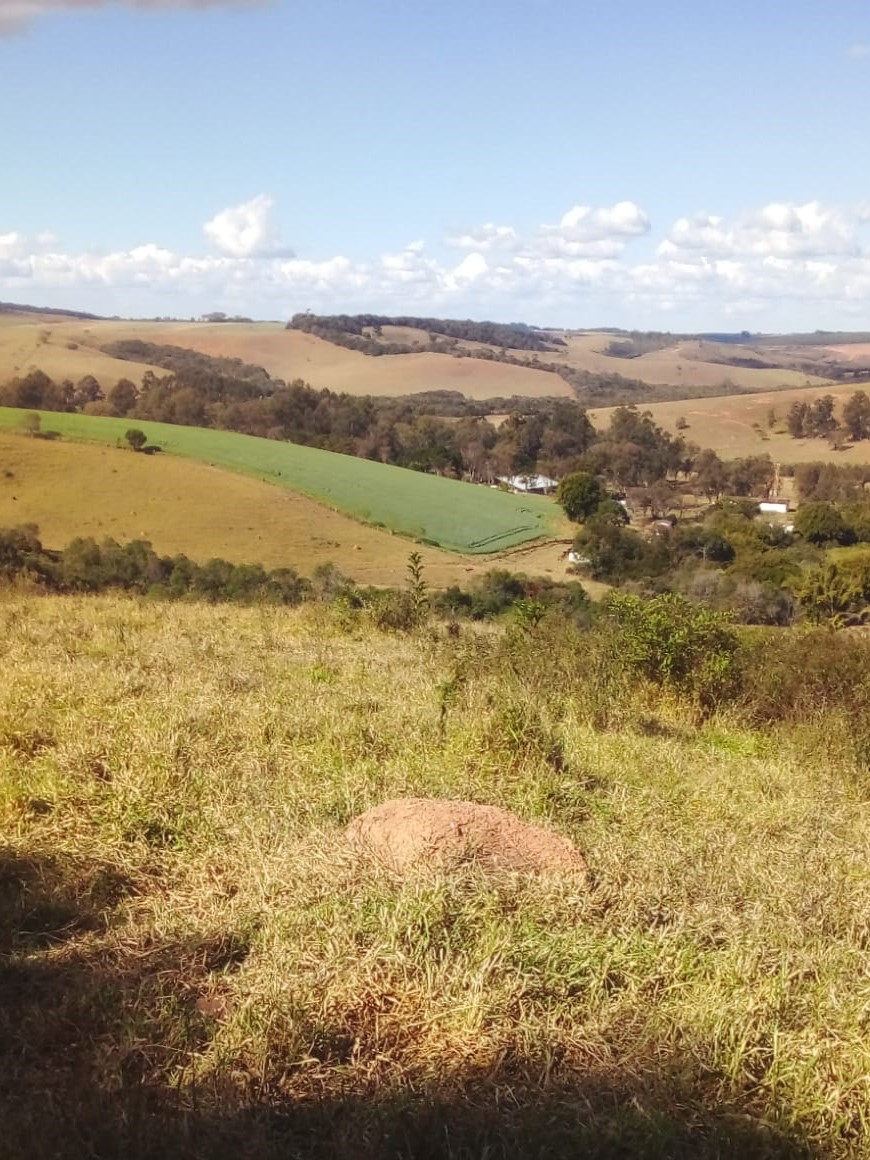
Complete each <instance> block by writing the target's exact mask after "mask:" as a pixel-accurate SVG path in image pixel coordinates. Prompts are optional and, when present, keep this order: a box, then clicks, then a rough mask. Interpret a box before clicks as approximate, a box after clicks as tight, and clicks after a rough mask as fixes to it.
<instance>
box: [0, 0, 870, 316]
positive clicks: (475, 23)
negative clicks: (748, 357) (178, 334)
mask: <svg viewBox="0 0 870 1160" xmlns="http://www.w3.org/2000/svg"><path fill="white" fill-rule="evenodd" d="M0 109H2V110H3V112H4V116H3V118H2V130H0V300H3V301H12V302H21V303H28V304H31V305H36V306H55V307H62V308H66V309H73V310H87V311H93V312H95V313H99V314H106V315H112V316H113V315H120V316H122V317H155V316H159V317H165V316H171V317H179V318H190V317H198V316H200V315H202V314H204V313H206V312H211V311H218V310H221V311H225V312H226V313H228V314H231V315H232V314H241V315H245V316H250V317H254V318H263V319H280V320H284V319H287V318H289V317H290V316H291V315H292V314H294V313H296V312H297V311H301V310H308V309H310V310H314V311H315V312H318V313H336V312H348V313H359V312H367V313H378V314H388V315H397V314H409V315H436V316H440V317H453V318H456V317H460V318H466V317H469V318H476V319H483V318H487V319H494V320H497V321H505V322H510V321H525V322H529V323H532V324H537V325H544V326H564V327H595V326H619V327H625V328H628V329H643V330H647V329H655V330H669V331H673V332H680V331H682V332H688V331H711V330H727V331H739V330H750V331H753V332H755V331H767V332H775V331H789V330H815V329H829V330H833V329H852V330H857V329H863V330H867V329H870V150H868V148H867V125H868V119H870V118H868V114H870V4H868V3H867V0H790V2H788V3H786V0H753V3H749V2H748V0H732V2H731V3H730V4H727V5H726V4H722V3H721V0H718V2H716V3H713V2H710V0H695V2H691V0H661V2H660V3H658V4H656V3H654V2H652V0H608V3H606V4H604V3H602V2H601V0H595V2H594V3H591V2H587V0H370V2H369V3H364V2H363V0H135V2H127V0H0Z"/></svg>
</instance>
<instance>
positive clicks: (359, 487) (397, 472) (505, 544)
mask: <svg viewBox="0 0 870 1160" xmlns="http://www.w3.org/2000/svg"><path fill="white" fill-rule="evenodd" d="M24 415H25V412H22V411H17V410H14V409H12V408H2V409H0V430H3V429H6V430H7V431H21V430H23V419H24ZM42 419H43V430H45V431H49V430H50V431H56V432H58V433H59V434H60V435H61V436H62V437H63V438H64V439H71V440H84V441H88V442H92V443H99V444H103V445H109V446H115V445H118V444H120V443H123V440H124V434H125V432H126V430H127V429H128V428H129V427H130V426H131V423H130V421H129V420H125V419H105V418H97V417H95V416H90V415H68V414H58V413H45V414H44V415H43V417H42ZM135 425H136V426H137V427H139V428H140V429H141V430H143V431H144V432H145V434H146V435H147V437H148V440H149V441H150V442H151V443H152V444H156V445H158V446H160V447H161V448H162V449H163V450H164V451H167V452H169V453H170V454H171V455H177V456H181V457H184V458H185V459H190V460H196V461H198V462H199V463H202V464H206V465H210V466H212V467H219V468H225V469H229V470H230V471H232V472H239V473H241V474H243V475H247V476H251V477H253V478H254V479H257V480H260V481H265V482H267V483H269V484H272V485H274V486H275V487H276V489H280V490H279V491H277V492H276V494H281V493H282V492H283V493H285V494H286V493H288V492H289V493H292V494H294V495H299V494H301V495H303V496H306V497H307V498H308V499H309V500H315V501H319V503H320V504H324V505H326V506H327V507H329V508H331V509H333V510H335V511H337V512H339V513H341V515H343V516H345V517H348V516H350V517H353V519H355V520H358V521H361V522H362V523H365V524H370V525H373V526H375V527H380V528H384V529H386V530H387V532H386V534H389V532H395V533H399V534H400V535H402V536H406V537H410V538H412V539H414V540H419V541H424V542H426V543H427V544H428V545H430V546H436V547H442V548H447V549H451V550H453V551H458V552H463V553H470V554H480V555H487V554H490V553H493V552H497V551H502V550H505V549H508V548H512V547H516V546H518V545H522V544H526V543H529V542H531V541H534V540H537V539H540V538H546V539H552V538H553V537H554V536H556V535H559V534H560V532H562V530H563V528H564V522H563V517H562V514H561V511H560V509H559V508H558V507H557V505H556V504H555V503H553V501H552V500H548V499H545V498H543V497H540V496H530V497H519V496H513V495H509V494H507V493H505V492H501V491H497V490H494V489H491V488H487V487H479V486H474V485H472V484H466V483H459V482H457V481H455V480H450V479H444V478H441V477H439V476H433V475H426V474H423V473H420V472H414V471H407V470H404V469H402V468H398V467H388V466H386V465H384V464H382V463H373V462H371V461H369V460H365V459H357V458H354V457H352V456H346V455H336V454H334V453H332V452H329V451H319V450H316V449H314V448H310V447H302V446H298V445H296V444H290V443H281V442H277V441H275V440H270V439H258V438H255V437H254V436H248V435H237V434H235V433H234V432H228V431H211V430H204V429H201V428H194V427H177V426H170V425H169V424H162V423H136V424H135ZM33 442H34V443H39V444H42V443H45V442H47V443H50V444H51V443H52V442H53V441H50V440H43V439H38V440H33ZM124 454H125V455H127V456H129V457H130V458H134V456H133V454H132V452H126V451H125V453H124ZM135 458H137V459H140V460H142V461H143V466H142V467H141V468H137V471H139V472H140V473H142V474H141V477H140V478H137V480H136V481H135V482H133V481H131V483H130V485H129V486H130V489H131V490H130V492H129V494H130V495H131V496H132V497H134V498H133V499H132V500H131V502H130V504H129V507H130V509H131V511H132V513H133V514H135V513H136V511H137V510H138V508H137V506H136V505H137V503H138V501H139V497H140V495H147V494H148V492H149V490H150V488H153V487H154V485H155V484H156V483H158V482H159V481H161V479H162V475H163V473H164V470H166V471H169V470H171V467H166V468H164V463H165V462H166V460H165V458H164V456H159V457H157V456H136V457H135ZM170 462H171V461H170ZM69 466H70V469H71V470H72V471H73V472H74V473H75V471H76V470H77V469H76V466H75V461H74V460H73V459H70V460H69ZM174 486H177V487H181V484H180V483H179V482H178V481H176V483H175V484H174ZM170 491H171V488H170ZM93 494H94V492H93V488H92V489H91V493H90V495H91V498H90V499H83V501H82V508H83V514H84V512H86V511H87V505H88V503H89V502H91V501H92V499H93ZM184 495H185V493H184V489H183V488H181V490H180V491H179V492H178V503H179V505H180V508H183V507H184V504H185V503H186V500H185V498H184ZM179 518H180V519H181V521H182V523H183V521H184V516H183V514H180V516H179ZM216 518H221V515H220V509H219V508H218V509H217V511H216ZM16 522H22V519H21V518H19V519H17V520H16ZM37 522H40V521H37ZM311 527H312V531H313V529H314V528H317V516H316V514H315V513H312V517H311ZM142 531H147V532H148V533H149V534H150V532H151V531H152V529H150V528H144V529H139V528H136V529H135V533H134V534H137V535H138V534H140V533H141V532H142ZM403 551H404V554H405V556H406V555H407V541H405V543H404V545H403Z"/></svg>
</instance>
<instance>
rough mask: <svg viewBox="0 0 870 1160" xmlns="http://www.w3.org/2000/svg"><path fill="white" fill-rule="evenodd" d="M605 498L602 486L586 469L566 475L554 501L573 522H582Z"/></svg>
mask: <svg viewBox="0 0 870 1160" xmlns="http://www.w3.org/2000/svg"><path fill="white" fill-rule="evenodd" d="M606 498H607V493H606V492H605V490H604V488H603V487H602V486H601V484H600V483H599V481H598V480H597V479H596V478H595V476H594V475H590V473H589V472H588V471H575V472H573V473H572V474H571V475H566V476H565V478H564V479H563V480H562V482H561V483H560V484H559V489H558V491H557V492H556V502H557V503H558V504H560V505H561V506H562V508H563V509H564V511H565V515H566V516H567V517H568V519H569V520H572V521H573V522H574V523H575V524H582V523H583V522H584V521H585V520H588V519H589V517H590V516H593V515H594V514H595V513H596V512H597V511H598V508H599V507H600V506H601V504H602V503H603V502H604V500H605V499H606Z"/></svg>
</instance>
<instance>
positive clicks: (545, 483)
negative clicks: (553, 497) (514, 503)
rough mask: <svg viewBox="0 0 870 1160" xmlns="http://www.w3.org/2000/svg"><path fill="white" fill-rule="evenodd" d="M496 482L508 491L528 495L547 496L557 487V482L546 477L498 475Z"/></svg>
mask: <svg viewBox="0 0 870 1160" xmlns="http://www.w3.org/2000/svg"><path fill="white" fill-rule="evenodd" d="M498 481H499V483H503V484H504V485H505V486H506V487H507V488H508V490H509V491H513V492H520V493H523V494H528V495H547V493H548V492H551V491H555V490H556V488H557V487H558V486H559V484H558V481H557V480H555V479H550V477H549V476H548V475H500V476H499V477H498Z"/></svg>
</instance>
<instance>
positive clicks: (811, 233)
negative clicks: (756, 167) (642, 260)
mask: <svg viewBox="0 0 870 1160" xmlns="http://www.w3.org/2000/svg"><path fill="white" fill-rule="evenodd" d="M867 217H868V214H867V207H866V206H864V205H858V206H852V207H837V206H824V205H822V204H821V203H820V202H818V201H808V202H805V203H804V204H803V205H795V204H794V203H792V202H771V203H770V204H769V205H766V206H763V207H762V208H761V209H759V210H755V211H753V212H751V213H747V214H744V215H743V216H742V217H740V218H738V219H736V220H735V221H733V222H730V223H729V222H726V221H725V220H724V219H723V218H721V217H717V216H715V215H710V214H696V215H695V216H694V217H683V218H679V219H678V220H677V221H676V222H674V224H673V226H672V227H671V230H670V232H669V233H668V235H667V237H666V238H665V240H664V241H663V242H662V243H661V244H660V246H659V250H658V252H659V255H660V256H661V257H665V258H668V257H671V256H673V255H675V254H677V253H683V252H686V251H689V252H702V253H706V254H708V255H713V254H716V255H722V256H742V257H759V258H764V257H766V256H768V255H773V256H775V255H778V256H780V257H805V258H807V257H816V256H830V255H840V256H843V257H846V256H849V255H852V256H854V255H857V254H858V253H860V250H861V243H860V238H859V228H860V226H861V225H863V224H864V223H865V222H866V221H867Z"/></svg>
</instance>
